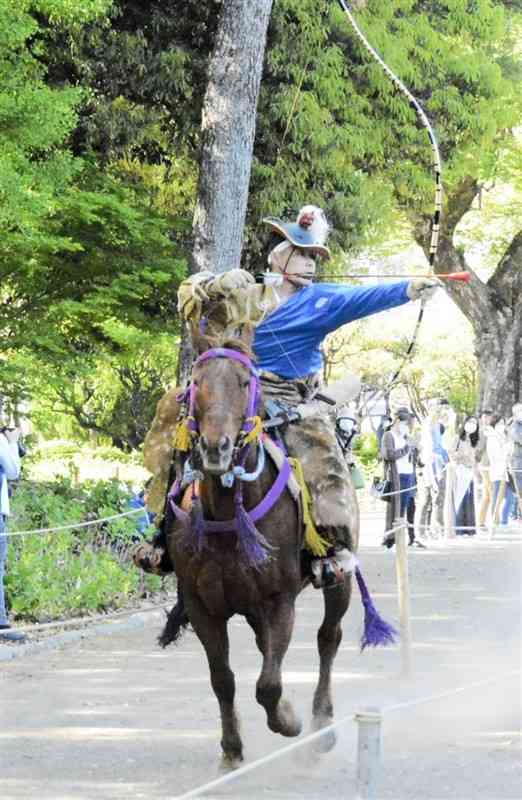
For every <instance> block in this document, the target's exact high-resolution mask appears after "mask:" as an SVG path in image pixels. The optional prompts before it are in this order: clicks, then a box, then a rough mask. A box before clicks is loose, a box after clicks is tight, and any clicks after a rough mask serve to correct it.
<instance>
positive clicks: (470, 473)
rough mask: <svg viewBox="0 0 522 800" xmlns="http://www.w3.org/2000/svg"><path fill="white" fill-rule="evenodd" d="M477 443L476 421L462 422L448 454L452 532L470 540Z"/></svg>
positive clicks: (474, 419) (473, 419)
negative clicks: (450, 480) (450, 479)
mask: <svg viewBox="0 0 522 800" xmlns="http://www.w3.org/2000/svg"><path fill="white" fill-rule="evenodd" d="M478 441H479V424H478V420H477V418H476V417H473V416H471V417H467V418H466V419H465V420H464V425H463V426H462V428H461V430H460V433H459V436H458V438H457V441H456V443H455V447H454V449H453V450H452V452H451V461H452V464H453V466H454V479H453V481H452V483H451V486H450V489H451V494H450V497H449V499H450V502H451V508H452V512H453V513H452V516H453V519H454V525H455V532H456V534H457V535H458V536H474V535H475V533H476V532H477V531H476V517H475V476H476V469H477V459H476V447H477V445H478Z"/></svg>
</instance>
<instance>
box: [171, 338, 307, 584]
mask: <svg viewBox="0 0 522 800" xmlns="http://www.w3.org/2000/svg"><path fill="white" fill-rule="evenodd" d="M214 358H227V359H231V360H233V361H238V362H239V363H240V364H241V365H242V366H244V367H246V369H248V371H249V373H250V383H249V389H248V401H247V407H246V411H245V414H244V416H243V422H242V426H241V430H240V431H239V434H238V436H237V439H236V442H235V445H234V452H233V455H232V465H231V468H230V470H229V471H228V472H226V473H225V474H224V475H222V476H221V482H222V484H223V486H224V487H226V488H234V505H235V509H236V513H235V517H234V519H231V520H222V521H219V520H206V519H205V517H204V513H203V505H202V503H201V498H200V496H199V495H198V492H197V488H196V487H197V483H196V481H201V480H203V478H204V475H203V473H202V472H201V471H199V470H193V469H192V468H190V469H189V470H188V474H189V475H190V480H189V481H188V483H189V484H190V485H191V486H192V508H191V511H190V512H189V513H188V512H186V511H184V510H183V509H182V508H181V506H180V505H179V502H178V500H179V497H180V495H181V494H182V491H183V488H184V486H185V485H187V484H185V483H184V482H183V480H182V479H181V478H179V477H178V478H177V479H176V480H175V481H174V483H173V485H172V487H171V489H170V491H169V494H168V502H169V504H170V508H171V509H172V512H173V514H174V516H175V517H176V519H177V520H178V521H179V522H181V523H182V524H183V526H184V527H185V531H186V535H185V541H184V544H185V546H186V547H188V548H191V549H195V550H196V551H198V552H201V551H202V550H203V548H204V547H205V546H206V545H207V535H208V534H215V533H235V534H237V546H238V551H239V553H240V557H241V559H242V560H243V561H244V562H245V564H246V565H247V566H250V567H254V568H256V569H258V568H259V567H260V566H262V565H263V564H264V563H265V562H266V561H267V560H268V558H269V551H270V550H271V546H270V544H269V543H268V542H267V541H266V539H265V538H264V536H263V535H262V534H261V533H260V532H259V531H258V529H257V528H256V526H255V523H256V522H257V521H258V520H260V519H262V517H264V516H265V515H266V514H267V513H268V512H269V511H270V509H271V508H272V507H273V506H274V505H275V504H276V503H277V501H278V500H279V498H280V497H281V495H282V494H283V492H284V490H285V488H286V485H287V483H288V479H289V477H290V474H291V467H290V463H289V461H288V459H287V458H286V456H285V459H284V462H283V465H282V468H281V470H280V472H279V475H278V477H277V479H276V480H275V482H274V483H273V484H272V486H271V488H270V489H269V491H268V493H267V494H266V495H265V497H264V498H263V500H262V501H261V502H260V503H258V505H257V506H255V508H253V509H251V510H250V511H247V510H246V509H245V506H244V503H243V488H242V481H250V482H252V481H254V480H256V479H257V478H258V477H259V476H260V475H261V473H262V471H263V468H264V465H265V460H264V458H265V456H264V446H263V440H262V439H263V433H262V430H263V429H262V421H261V417H260V416H259V413H258V411H259V404H260V401H261V383H260V380H259V372H258V371H257V369H256V368H255V367H254V365H253V363H252V361H251V359H250V358H249V357H248V356H247V355H245V354H244V353H240V352H239V351H238V350H233V349H231V348H226V347H213V348H211V349H210V350H206V351H205V352H204V353H203V354H202V355H200V356H199V358H198V359H196V361H195V362H194V367H197V366H199V365H200V364H204V363H205V362H206V361H209V360H210V359H214ZM196 396H197V386H196V383H195V382H194V380H193V379H192V380H191V382H190V384H189V386H188V387H187V389H186V390H185V391H184V392H183V393H182V394H181V395H179V396H178V400H179V401H180V402H182V403H183V404H184V406H185V413H184V414H183V415H182V418H181V420H180V421H179V422H178V425H177V426H176V432H175V435H174V448H175V449H176V450H178V451H180V452H182V453H186V454H187V459H186V462H185V466H187V464H188V463H189V459H190V455H189V454H190V452H191V451H192V450H193V449H194V447H195V446H196V444H197V442H198V439H199V435H200V432H199V425H198V421H197V419H196V414H195V412H196ZM252 444H257V446H258V449H259V454H258V462H257V467H256V469H255V471H254V472H253V473H247V472H246V471H245V463H246V459H247V456H248V453H249V450H250V447H251V445H252Z"/></svg>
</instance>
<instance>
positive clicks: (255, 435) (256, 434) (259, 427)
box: [243, 417, 263, 444]
mask: <svg viewBox="0 0 522 800" xmlns="http://www.w3.org/2000/svg"><path fill="white" fill-rule="evenodd" d="M246 421H247V422H253V423H254V427H253V428H252V430H251V431H250V432H249V433H247V434H246V436H245V438H244V439H243V444H250V443H251V442H258V441H259V440H260V438H261V434H262V433H263V422H262V420H261V417H247V420H246Z"/></svg>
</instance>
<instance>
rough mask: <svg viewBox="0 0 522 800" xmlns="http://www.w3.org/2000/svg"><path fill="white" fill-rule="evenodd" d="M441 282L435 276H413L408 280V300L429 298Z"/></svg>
mask: <svg viewBox="0 0 522 800" xmlns="http://www.w3.org/2000/svg"><path fill="white" fill-rule="evenodd" d="M439 286H442V282H441V281H439V280H438V279H437V278H415V279H414V280H413V281H410V282H409V284H408V288H407V289H406V294H407V295H408V297H409V298H410V300H431V298H432V297H433V295H434V294H435V292H436V291H437V289H438V288H439Z"/></svg>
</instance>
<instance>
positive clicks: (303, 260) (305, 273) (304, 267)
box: [271, 245, 316, 286]
mask: <svg viewBox="0 0 522 800" xmlns="http://www.w3.org/2000/svg"><path fill="white" fill-rule="evenodd" d="M277 250H278V248H276V251H277ZM271 264H272V267H273V268H274V269H275V270H277V272H279V273H281V274H282V275H284V276H285V277H286V278H287V279H288V280H290V281H291V282H295V283H299V284H301V285H304V286H307V285H308V284H310V283H311V282H312V280H313V278H314V276H315V266H316V262H315V257H314V256H312V255H311V254H310V253H309V252H308V251H307V250H301V249H300V248H299V247H293V246H292V245H289V246H287V247H285V248H282V249H281V250H279V251H278V252H274V254H273V256H272V260H271Z"/></svg>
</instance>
